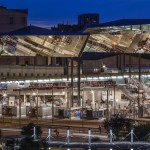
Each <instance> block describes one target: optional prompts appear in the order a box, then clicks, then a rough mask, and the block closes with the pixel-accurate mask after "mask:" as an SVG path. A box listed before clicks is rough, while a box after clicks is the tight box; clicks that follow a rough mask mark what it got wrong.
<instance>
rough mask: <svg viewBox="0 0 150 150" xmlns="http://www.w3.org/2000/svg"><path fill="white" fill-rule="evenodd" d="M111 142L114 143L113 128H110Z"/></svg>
mask: <svg viewBox="0 0 150 150" xmlns="http://www.w3.org/2000/svg"><path fill="white" fill-rule="evenodd" d="M109 134H110V139H109V140H110V144H112V142H113V133H112V128H110V133H109Z"/></svg>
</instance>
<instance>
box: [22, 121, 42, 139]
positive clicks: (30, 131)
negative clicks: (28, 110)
mask: <svg viewBox="0 0 150 150" xmlns="http://www.w3.org/2000/svg"><path fill="white" fill-rule="evenodd" d="M34 126H35V125H34V124H33V123H29V124H28V125H27V126H24V127H23V128H22V132H21V134H22V135H25V136H27V137H32V136H33V133H34V131H33V127H34ZM36 133H37V137H39V136H40V135H41V134H42V129H41V127H40V126H36Z"/></svg>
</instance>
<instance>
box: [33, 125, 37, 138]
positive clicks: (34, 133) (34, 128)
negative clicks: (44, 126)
mask: <svg viewBox="0 0 150 150" xmlns="http://www.w3.org/2000/svg"><path fill="white" fill-rule="evenodd" d="M33 137H34V140H36V137H37V136H36V127H35V126H34V127H33Z"/></svg>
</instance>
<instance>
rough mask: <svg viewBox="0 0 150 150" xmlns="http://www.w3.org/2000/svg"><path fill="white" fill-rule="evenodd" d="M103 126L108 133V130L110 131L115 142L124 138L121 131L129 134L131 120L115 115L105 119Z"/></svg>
mask: <svg viewBox="0 0 150 150" xmlns="http://www.w3.org/2000/svg"><path fill="white" fill-rule="evenodd" d="M103 125H104V128H105V129H106V130H107V132H108V133H109V130H110V128H111V129H112V131H113V133H114V135H115V139H116V140H119V139H120V138H121V137H122V136H124V135H123V132H122V131H128V132H130V130H131V127H132V123H131V120H129V119H128V118H125V117H124V116H123V115H122V114H115V115H114V116H112V117H111V118H110V119H106V120H105V121H104V123H103Z"/></svg>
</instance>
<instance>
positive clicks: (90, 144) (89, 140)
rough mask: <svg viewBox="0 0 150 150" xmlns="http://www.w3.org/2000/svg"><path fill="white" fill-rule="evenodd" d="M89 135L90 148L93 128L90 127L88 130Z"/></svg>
mask: <svg viewBox="0 0 150 150" xmlns="http://www.w3.org/2000/svg"><path fill="white" fill-rule="evenodd" d="M88 136H89V149H90V147H91V129H90V128H89V131H88Z"/></svg>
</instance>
